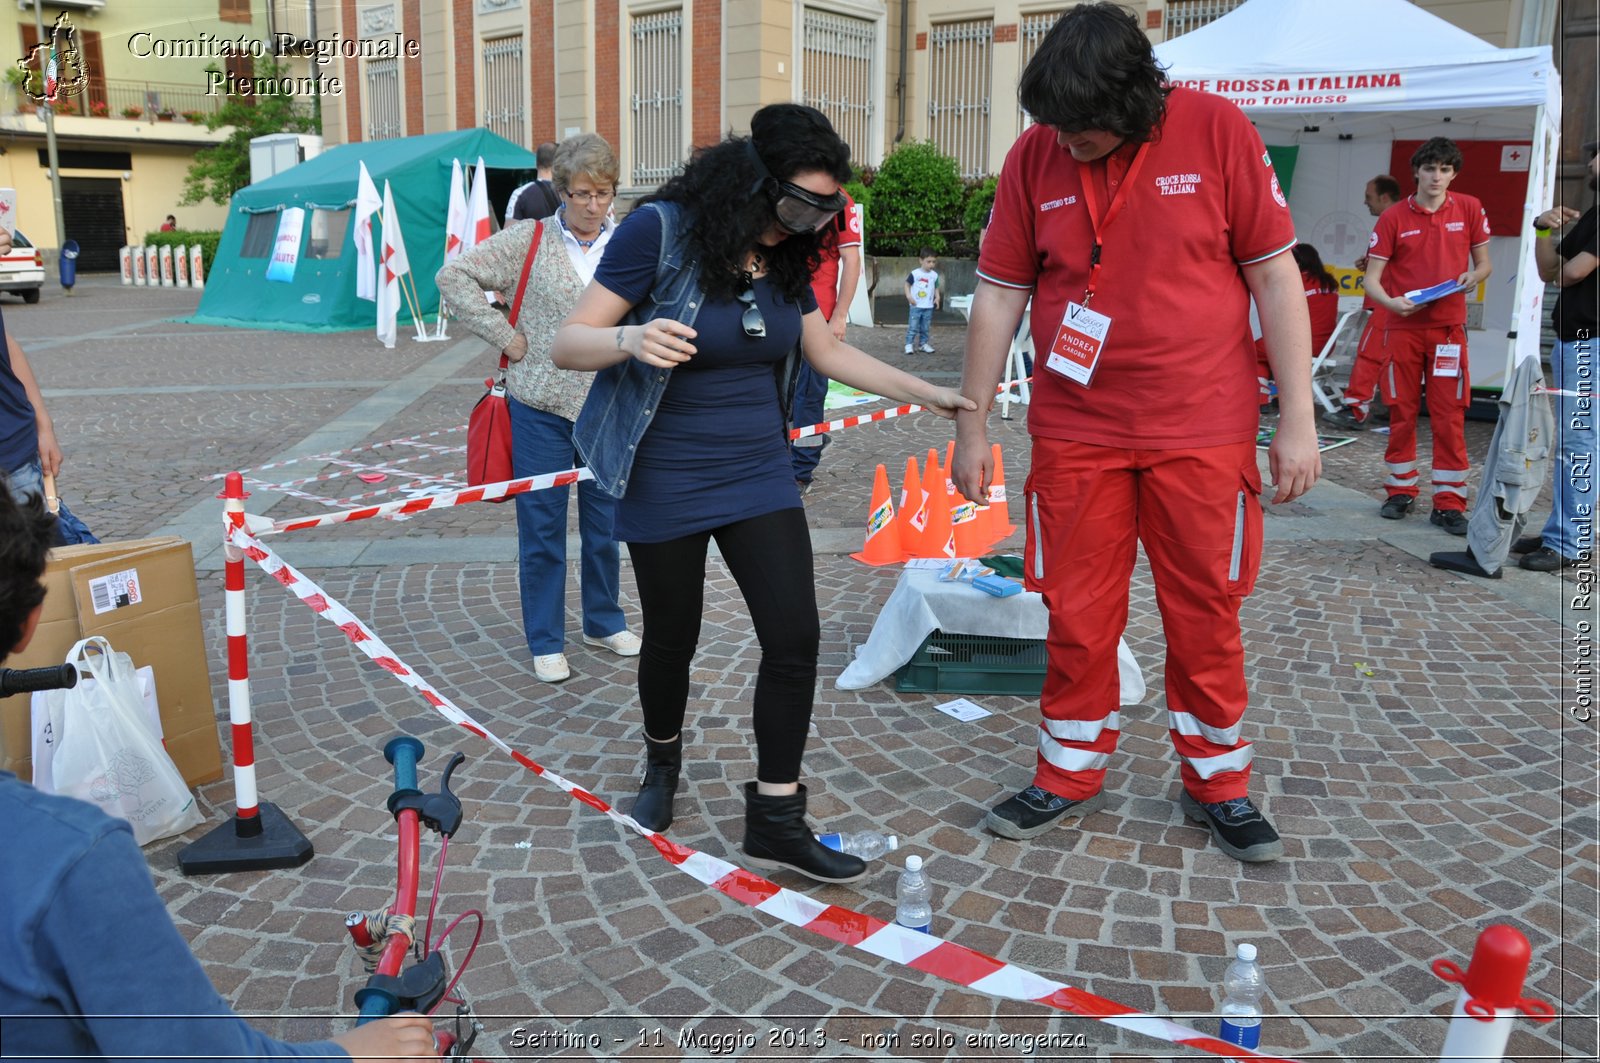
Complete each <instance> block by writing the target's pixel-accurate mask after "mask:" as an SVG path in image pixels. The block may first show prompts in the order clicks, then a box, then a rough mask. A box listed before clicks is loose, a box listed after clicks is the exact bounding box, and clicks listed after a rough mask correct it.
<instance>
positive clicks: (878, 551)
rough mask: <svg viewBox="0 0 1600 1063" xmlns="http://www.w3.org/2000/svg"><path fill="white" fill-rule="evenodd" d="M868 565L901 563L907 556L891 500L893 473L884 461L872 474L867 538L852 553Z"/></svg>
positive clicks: (852, 555)
mask: <svg viewBox="0 0 1600 1063" xmlns="http://www.w3.org/2000/svg"><path fill="white" fill-rule="evenodd" d="M850 556H851V557H853V558H855V559H856V560H857V561H861V562H864V563H866V564H868V565H898V564H899V563H900V562H902V561H904V560H905V559H906V553H905V551H904V550H902V549H901V548H900V528H899V526H898V525H897V524H896V523H895V519H894V504H893V503H891V502H890V501H889V473H888V471H887V470H885V469H884V467H883V466H882V465H879V466H878V471H877V472H876V473H874V474H873V476H872V508H871V509H869V510H868V511H867V538H866V541H865V542H863V543H862V544H861V550H860V552H858V553H854V554H851V555H850Z"/></svg>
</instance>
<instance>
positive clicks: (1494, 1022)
mask: <svg viewBox="0 0 1600 1063" xmlns="http://www.w3.org/2000/svg"><path fill="white" fill-rule="evenodd" d="M1532 955H1533V950H1532V949H1531V948H1530V947H1529V946H1528V939H1527V938H1526V937H1524V936H1523V935H1522V932H1521V931H1519V930H1517V929H1516V928H1515V927H1510V926H1505V925H1503V924H1496V925H1495V926H1491V927H1488V928H1487V929H1485V930H1484V931H1483V933H1481V934H1479V935H1478V943H1477V945H1476V946H1475V947H1474V948H1473V950H1472V961H1471V962H1470V963H1469V964H1467V969H1466V971H1465V972H1463V971H1462V970H1461V968H1459V967H1457V966H1456V965H1455V964H1454V963H1452V962H1451V961H1449V960H1434V961H1433V973H1434V974H1436V975H1438V976H1439V977H1440V978H1442V979H1444V980H1445V981H1446V982H1456V983H1459V984H1460V986H1461V995H1460V996H1459V997H1457V998H1456V1010H1455V1014H1454V1016H1453V1017H1452V1018H1451V1019H1450V1030H1449V1032H1448V1033H1446V1034H1445V1039H1444V1048H1442V1049H1441V1050H1440V1052H1441V1055H1440V1056H1439V1063H1468V1061H1477V1063H1483V1061H1485V1060H1497V1059H1502V1058H1504V1056H1505V1051H1506V1042H1507V1041H1508V1040H1510V1039H1511V1021H1512V1020H1513V1019H1514V1018H1516V1015H1517V1012H1519V1011H1520V1012H1522V1013H1523V1014H1525V1015H1528V1016H1529V1017H1531V1018H1532V1019H1534V1020H1535V1021H1536V1022H1549V1021H1550V1020H1551V1019H1554V1018H1555V1015H1556V1012H1555V1009H1554V1008H1552V1007H1551V1006H1550V1005H1549V1004H1546V1003H1545V1002H1544V1001H1542V1000H1528V999H1525V998H1524V997H1523V995H1522V983H1523V981H1524V980H1525V979H1526V978H1527V976H1528V961H1529V959H1530V958H1531V957H1532Z"/></svg>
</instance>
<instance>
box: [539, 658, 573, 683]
mask: <svg viewBox="0 0 1600 1063" xmlns="http://www.w3.org/2000/svg"><path fill="white" fill-rule="evenodd" d="M533 674H534V677H535V678H536V679H538V680H539V682H541V683H562V682H565V681H566V680H568V679H571V678H572V669H571V667H569V666H568V664H567V655H566V654H564V653H541V654H539V655H538V656H536V657H534V659H533Z"/></svg>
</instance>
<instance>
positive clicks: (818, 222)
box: [768, 181, 845, 236]
mask: <svg viewBox="0 0 1600 1063" xmlns="http://www.w3.org/2000/svg"><path fill="white" fill-rule="evenodd" d="M768 195H770V196H771V197H772V212H773V213H774V214H775V215H777V217H778V225H779V226H781V227H782V228H783V230H784V231H785V232H788V233H792V234H793V235H795V236H804V235H806V234H807V233H814V232H820V231H821V230H822V227H823V226H825V225H827V224H828V222H830V221H832V220H833V218H834V215H836V214H838V213H839V212H840V211H841V210H843V209H844V205H845V198H844V193H842V192H835V193H834V194H833V195H831V196H819V195H818V194H817V193H815V192H813V191H811V190H810V189H808V188H801V187H800V186H799V185H796V184H790V183H789V182H788V181H774V182H772V184H771V185H769V186H768Z"/></svg>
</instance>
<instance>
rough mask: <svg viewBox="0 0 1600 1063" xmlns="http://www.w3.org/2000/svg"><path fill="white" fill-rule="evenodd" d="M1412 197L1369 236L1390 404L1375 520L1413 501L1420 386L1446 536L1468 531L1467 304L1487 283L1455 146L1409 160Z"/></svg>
mask: <svg viewBox="0 0 1600 1063" xmlns="http://www.w3.org/2000/svg"><path fill="white" fill-rule="evenodd" d="M1411 170H1412V173H1413V174H1414V175H1415V176H1416V179H1417V192H1416V195H1413V196H1409V197H1407V198H1406V199H1405V200H1404V201H1403V202H1400V203H1396V204H1395V205H1394V206H1392V207H1390V208H1389V209H1388V210H1386V211H1384V212H1383V215H1382V216H1381V217H1380V218H1379V219H1378V225H1377V227H1376V228H1375V229H1373V230H1372V241H1371V249H1370V250H1369V251H1368V254H1367V258H1368V259H1369V264H1368V266H1367V295H1368V297H1369V298H1371V300H1372V301H1373V302H1374V303H1377V304H1378V306H1379V307H1381V308H1382V309H1383V310H1384V311H1385V313H1386V314H1387V318H1386V319H1385V321H1384V331H1383V350H1384V354H1385V355H1386V356H1387V358H1388V362H1389V367H1388V371H1387V372H1386V373H1384V374H1383V380H1382V384H1383V401H1385V402H1387V403H1388V404H1389V410H1390V424H1389V448H1388V450H1387V452H1386V453H1385V454H1384V462H1385V463H1386V464H1387V465H1388V467H1389V476H1388V478H1387V479H1385V480H1384V482H1383V486H1384V488H1385V489H1386V490H1387V491H1388V492H1389V498H1388V500H1387V501H1386V502H1384V504H1383V506H1382V508H1381V509H1379V510H1378V515H1379V516H1382V517H1385V518H1387V519H1389V520H1399V519H1401V518H1402V517H1404V516H1405V515H1406V513H1407V512H1409V511H1410V509H1411V506H1412V505H1413V504H1414V503H1415V502H1416V500H1417V414H1418V413H1419V412H1420V408H1421V404H1422V383H1423V381H1424V380H1426V381H1427V384H1428V418H1429V420H1430V421H1431V422H1432V424H1433V512H1432V514H1430V515H1429V518H1428V519H1429V520H1430V521H1432V522H1433V523H1434V524H1437V525H1438V526H1439V527H1441V528H1443V529H1444V530H1445V531H1447V532H1449V533H1450V534H1451V535H1465V534H1467V512H1466V510H1467V472H1468V469H1469V465H1470V463H1469V461H1468V460H1467V440H1466V435H1465V424H1466V416H1467V405H1468V404H1469V403H1470V402H1471V401H1472V390H1471V383H1470V380H1469V377H1468V373H1467V330H1466V324H1467V297H1466V295H1465V294H1463V292H1464V291H1465V290H1466V289H1468V288H1471V287H1473V286H1474V285H1476V284H1478V283H1479V282H1480V281H1482V280H1483V279H1484V278H1486V277H1487V276H1489V270H1490V265H1489V217H1488V215H1486V214H1485V213H1484V211H1483V204H1482V203H1479V202H1478V201H1477V200H1476V199H1474V198H1473V197H1472V196H1469V195H1464V194H1461V193H1451V191H1450V182H1451V181H1454V180H1455V178H1456V174H1458V173H1460V172H1461V149H1460V148H1458V147H1456V145H1455V142H1454V141H1452V140H1449V139H1447V138H1445V137H1434V138H1433V139H1432V140H1429V141H1427V142H1426V143H1424V144H1423V145H1422V146H1421V147H1420V148H1418V149H1417V150H1416V152H1415V153H1414V154H1412V156H1411ZM1446 281H1452V282H1454V283H1455V284H1456V286H1457V287H1459V288H1460V289H1462V291H1458V292H1456V293H1455V294H1452V295H1447V296H1445V297H1444V298H1442V299H1435V300H1433V301H1432V302H1423V303H1421V304H1417V303H1413V302H1412V301H1411V300H1410V299H1408V298H1407V297H1406V296H1405V294H1404V293H1406V292H1415V291H1418V290H1420V289H1424V288H1430V287H1433V286H1434V285H1437V284H1440V283H1442V282H1446Z"/></svg>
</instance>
